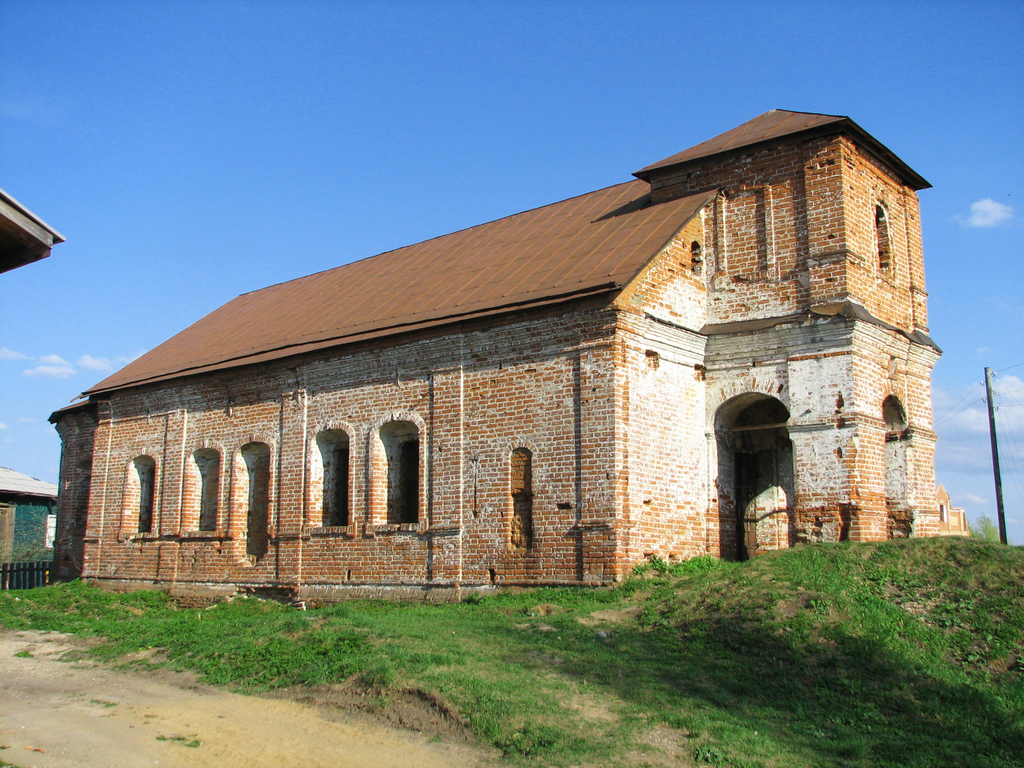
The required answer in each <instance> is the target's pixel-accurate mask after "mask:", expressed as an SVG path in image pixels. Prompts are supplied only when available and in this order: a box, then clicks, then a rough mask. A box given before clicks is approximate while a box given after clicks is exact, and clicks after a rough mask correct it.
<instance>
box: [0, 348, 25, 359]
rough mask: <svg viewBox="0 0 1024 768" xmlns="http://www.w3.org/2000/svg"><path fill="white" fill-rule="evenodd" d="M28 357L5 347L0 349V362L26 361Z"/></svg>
mask: <svg viewBox="0 0 1024 768" xmlns="http://www.w3.org/2000/svg"><path fill="white" fill-rule="evenodd" d="M27 359H28V355H23V354H21V352H15V351H14V350H13V349H8V348H7V347H0V360H27Z"/></svg>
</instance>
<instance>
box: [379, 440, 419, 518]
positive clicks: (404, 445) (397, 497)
mask: <svg viewBox="0 0 1024 768" xmlns="http://www.w3.org/2000/svg"><path fill="white" fill-rule="evenodd" d="M380 439H381V442H382V443H383V444H384V456H385V460H386V462H387V480H388V486H387V488H388V494H387V499H388V523H390V524H393V525H394V524H399V525H404V524H412V523H416V522H418V521H419V516H420V432H419V429H418V428H417V426H416V424H414V423H413V422H411V421H389V422H388V423H386V424H384V425H383V426H382V427H381V428H380Z"/></svg>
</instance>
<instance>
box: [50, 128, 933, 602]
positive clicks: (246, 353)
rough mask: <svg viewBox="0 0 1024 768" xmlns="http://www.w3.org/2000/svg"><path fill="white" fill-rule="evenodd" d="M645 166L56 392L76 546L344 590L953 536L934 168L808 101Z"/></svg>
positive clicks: (64, 508) (191, 569)
mask: <svg viewBox="0 0 1024 768" xmlns="http://www.w3.org/2000/svg"><path fill="white" fill-rule="evenodd" d="M634 176H635V177H636V180H634V181H630V182H627V183H624V184H619V185H616V186H613V187H609V188H607V189H603V190H598V191H596V192H592V193H589V194H586V195H582V196H580V197H576V198H572V199H569V200H565V201H562V202H560V203H555V204H553V205H549V206H545V207H543V208H539V209H535V210H532V211H527V212H524V213H520V214H516V215H514V216H510V217H507V218H505V219H500V220H498V221H495V222H490V223H488V224H483V225H480V226H478V227H473V228H470V229H468V230H463V231H461V232H456V233H454V234H451V235H446V236H443V237H439V238H435V239H433V240H429V241H426V242H424V243H419V244H416V245H412V246H408V247H406V248H401V249H398V250H396V251H391V252H388V253H385V254H381V255H379V256H375V257H373V258H370V259H365V260H363V261H359V262H354V263H352V264H348V265H345V266H342V267H338V268H336V269H333V270H329V271H327V272H323V273H319V274H316V275H311V276H309V277H305V278H300V279H298V280H294V281H291V282H288V283H283V284H281V285H277V286H272V287H270V288H266V289H263V290H261V291H255V292H253V293H250V294H245V295H243V296H240V297H238V298H237V299H235V300H233V301H231V302H229V303H228V304H226V305H225V306H223V307H221V308H220V309H218V310H216V311H215V312H213V313H211V314H210V315H208V316H207V317H205V318H203V319H202V320H200V321H199V322H197V323H196V324H194V325H193V326H191V327H190V328H188V329H186V330H185V331H183V332H182V333H180V334H178V335H177V336H175V337H173V338H172V339H170V340H169V341H167V342H165V343H164V344H162V345H161V346H159V347H157V348H155V349H154V350H152V351H151V352H149V353H148V354H147V355H145V356H143V357H142V358H140V359H138V360H136V361H134V362H132V363H130V364H129V365H128V366H127V367H125V368H124V369H122V370H121V371H119V372H117V373H115V374H113V375H112V376H111V377H109V378H108V379H106V380H105V381H103V382H100V383H99V384H97V385H96V386H95V387H93V388H92V389H91V390H89V391H88V392H87V393H85V395H86V399H84V400H83V401H81V402H79V403H77V404H75V405H72V406H69V407H68V408H65V409H62V410H60V411H57V412H56V413H55V414H54V415H53V417H51V420H52V421H54V423H55V424H56V426H57V429H58V431H59V432H60V434H61V437H62V439H63V446H64V449H63V457H62V467H61V481H60V518H59V530H58V543H57V549H58V551H57V567H58V570H59V572H60V573H62V574H63V575H65V576H74V575H78V574H80V575H82V576H84V577H86V578H89V579H92V580H96V581H98V582H104V583H107V584H109V585H111V586H122V587H130V586H134V585H153V584H158V585H166V586H174V585H178V586H189V585H191V586H194V587H196V588H201V587H204V588H223V589H237V588H251V589H265V590H283V591H286V592H287V593H288V594H290V595H293V596H296V597H297V598H299V599H334V598H339V597H344V596H346V595H355V594H376V593H379V592H380V591H381V590H385V591H386V590H401V589H404V590H407V591H413V592H416V591H426V590H430V589H433V588H439V587H441V588H452V587H455V588H459V587H473V586H488V585H496V586H502V585H532V584H565V583H571V584H607V583H614V582H616V581H618V580H620V579H621V578H622V577H623V576H624V575H625V574H627V573H628V571H629V569H630V568H631V567H632V565H633V564H635V563H637V562H639V561H641V560H643V559H645V558H650V557H653V556H659V557H662V558H664V559H666V560H672V559H683V558H689V557H693V556H697V555H703V554H708V553H709V554H712V555H715V556H719V557H724V558H732V559H746V558H748V557H752V556H755V555H757V554H758V553H761V552H764V551H768V550H773V549H779V548H784V547H789V546H793V545H796V544H798V543H800V542H807V541H839V540H846V539H850V540H862V541H867V540H880V539H886V538H890V537H899V536H927V535H935V534H936V533H938V528H939V522H940V521H939V510H938V506H937V503H936V499H935V477H934V461H933V451H934V443H935V434H934V432H933V431H932V422H931V398H930V375H931V370H932V367H933V366H934V364H935V362H936V360H937V359H938V355H939V351H938V349H937V347H936V346H935V344H934V343H933V342H932V341H931V339H930V338H929V337H928V335H927V333H928V329H927V310H926V297H927V294H926V293H925V289H924V263H923V254H922V246H921V229H920V219H919V209H918V200H917V195H916V191H917V190H919V189H923V188H926V187H927V186H928V184H927V182H926V181H925V180H924V179H922V178H921V177H920V176H918V175H917V174H916V173H915V172H914V171H913V170H911V169H910V168H909V167H908V166H906V165H905V164H904V163H903V162H902V161H901V160H899V158H897V157H896V156H895V155H894V154H893V153H892V152H891V151H890V150H888V149H887V148H886V147H884V146H883V145H882V144H881V143H880V142H878V141H877V140H876V139H874V138H873V137H871V136H870V135H869V134H867V133H866V132H865V131H864V130H863V129H862V128H860V127H859V126H858V125H857V124H856V123H854V122H853V121H852V120H850V119H849V118H846V117H841V116H831V115H817V114H809V113H795V112H786V111H781V110H773V111H771V112H768V113H765V114H764V115H761V116H759V117H757V118H754V119H753V120H751V121H749V122H747V123H744V124H743V125H741V126H739V127H738V128H735V129H733V130H731V131H728V132H726V133H725V134H721V135H720V136H717V137H715V138H713V139H710V140H708V141H706V142H704V143H702V144H699V145H697V146H695V147H692V148H690V149H688V150H686V151H684V152H681V153H679V154H678V155H674V156H672V157H670V158H666V159H665V160H662V161H660V162H658V163H654V164H653V165H650V166H648V167H646V168H644V169H642V170H640V171H637V172H636V173H635V174H634Z"/></svg>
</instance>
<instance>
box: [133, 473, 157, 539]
mask: <svg viewBox="0 0 1024 768" xmlns="http://www.w3.org/2000/svg"><path fill="white" fill-rule="evenodd" d="M132 464H133V467H134V470H135V475H136V478H137V480H138V483H139V533H152V532H153V491H154V488H155V487H156V485H155V481H156V462H154V461H153V459H152V458H151V457H149V456H139V457H138V458H136V459H135V461H134V462H132Z"/></svg>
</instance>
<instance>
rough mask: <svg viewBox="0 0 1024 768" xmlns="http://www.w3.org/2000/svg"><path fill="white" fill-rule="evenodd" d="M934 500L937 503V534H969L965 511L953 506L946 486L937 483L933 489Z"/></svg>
mask: <svg viewBox="0 0 1024 768" xmlns="http://www.w3.org/2000/svg"><path fill="white" fill-rule="evenodd" d="M935 500H936V502H937V503H938V505H939V531H938V535H939V536H970V535H971V529H970V527H969V526H968V525H967V513H966V512H964V510H963V509H962V508H961V507H954V506H953V504H952V502H951V501H950V499H949V492H948V491H947V490H946V486H944V485H942V484H941V483H940V484H939V487H938V488H936V489H935Z"/></svg>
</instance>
